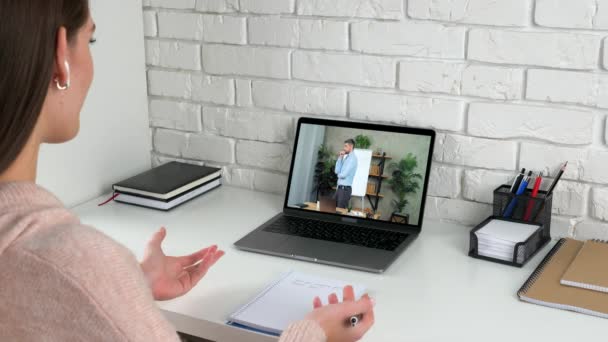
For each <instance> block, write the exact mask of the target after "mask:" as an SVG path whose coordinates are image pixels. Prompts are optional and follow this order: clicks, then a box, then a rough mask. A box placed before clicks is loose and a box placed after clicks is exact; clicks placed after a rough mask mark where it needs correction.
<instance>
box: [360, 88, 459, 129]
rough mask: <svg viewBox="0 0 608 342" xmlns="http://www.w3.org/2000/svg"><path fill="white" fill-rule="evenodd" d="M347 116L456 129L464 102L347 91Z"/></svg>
mask: <svg viewBox="0 0 608 342" xmlns="http://www.w3.org/2000/svg"><path fill="white" fill-rule="evenodd" d="M349 107H350V113H351V117H352V118H354V119H363V120H369V121H372V120H378V121H386V122H391V123H396V124H401V125H404V124H407V125H411V126H425V127H430V128H436V129H442V130H449V131H459V130H460V129H461V128H462V118H463V115H464V102H462V101H454V100H443V99H434V98H431V97H419V96H406V95H395V94H384V93H368V92H351V93H350V95H349Z"/></svg>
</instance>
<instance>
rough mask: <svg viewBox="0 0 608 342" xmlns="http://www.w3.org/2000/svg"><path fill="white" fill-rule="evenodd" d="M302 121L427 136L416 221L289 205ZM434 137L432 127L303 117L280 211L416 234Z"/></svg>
mask: <svg viewBox="0 0 608 342" xmlns="http://www.w3.org/2000/svg"><path fill="white" fill-rule="evenodd" d="M303 124H312V125H322V126H334V127H345V128H353V129H366V130H373V131H382V132H394V133H404V134H413V135H421V136H428V137H430V138H431V143H430V146H429V155H428V158H427V165H426V166H427V167H426V175H425V177H424V186H423V187H422V200H421V203H420V216H419V219H418V223H417V224H415V225H413V224H407V225H404V224H402V223H395V222H389V221H379V220H374V219H367V218H354V217H349V216H344V215H340V214H332V213H323V212H315V211H311V210H305V209H298V208H292V207H289V206H288V201H289V192H290V189H291V181H292V177H293V168H294V165H295V159H296V158H295V156H296V153H297V152H298V151H297V149H298V142H299V139H300V129H301V127H302V125H303ZM435 138H436V133H435V131H433V130H431V129H424V128H413V127H405V126H395V125H386V124H372V123H367V122H357V121H339V120H328V119H319V118H310V117H302V118H300V119H299V120H298V124H297V130H296V137H295V140H294V147H293V153H292V158H291V167H290V169H289V178H288V181H287V189H286V193H285V201H284V203H283V213H284V214H286V215H291V216H298V217H304V218H311V219H318V220H323V221H329V222H336V223H346V224H356V225H357V226H361V227H369V228H375V229H383V230H390V231H398V232H405V233H415V234H419V233H420V232H421V231H422V224H423V221H424V210H425V207H426V197H427V192H428V185H429V177H430V174H431V165H432V160H433V151H434V149H435Z"/></svg>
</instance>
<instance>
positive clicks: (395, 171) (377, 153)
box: [286, 119, 434, 226]
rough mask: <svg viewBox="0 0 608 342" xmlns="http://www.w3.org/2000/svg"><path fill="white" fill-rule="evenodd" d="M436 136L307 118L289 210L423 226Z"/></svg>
mask: <svg viewBox="0 0 608 342" xmlns="http://www.w3.org/2000/svg"><path fill="white" fill-rule="evenodd" d="M433 139H434V132H433V131H430V130H419V129H410V128H404V127H395V126H382V125H371V124H360V123H350V122H339V121H327V120H315V119H301V120H300V123H299V125H298V135H297V140H296V144H295V152H294V156H293V158H294V159H293V161H292V169H291V174H290V180H289V188H288V193H287V202H286V206H287V207H288V208H290V209H297V210H306V211H312V212H318V213H327V214H334V215H341V216H347V217H351V218H356V219H366V220H375V221H382V222H385V223H386V222H388V223H393V224H396V225H404V226H419V224H420V222H421V220H422V214H423V210H424V196H426V185H427V183H428V180H427V178H428V175H429V167H430V163H431V158H432V151H431V149H432V145H433Z"/></svg>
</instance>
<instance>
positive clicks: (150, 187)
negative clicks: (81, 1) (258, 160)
mask: <svg viewBox="0 0 608 342" xmlns="http://www.w3.org/2000/svg"><path fill="white" fill-rule="evenodd" d="M221 175H222V170H221V169H219V168H215V167H208V166H200V165H192V164H186V163H180V162H170V163H167V164H165V165H162V166H159V167H156V168H154V169H152V170H149V171H146V172H144V173H141V174H139V175H137V176H135V177H132V178H129V179H127V180H125V181H122V182H119V183H116V184H114V186H113V189H114V191H116V192H120V193H123V194H130V195H135V196H143V197H148V198H155V199H160V200H167V199H171V198H175V197H176V196H179V195H181V194H183V193H185V192H188V191H189V190H192V189H194V188H197V187H200V186H201V185H203V184H205V183H209V182H210V181H212V180H215V179H217V178H220V177H221Z"/></svg>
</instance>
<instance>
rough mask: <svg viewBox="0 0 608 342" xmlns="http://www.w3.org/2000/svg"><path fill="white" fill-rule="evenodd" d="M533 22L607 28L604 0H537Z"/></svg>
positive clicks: (546, 24) (551, 25) (580, 27)
mask: <svg viewBox="0 0 608 342" xmlns="http://www.w3.org/2000/svg"><path fill="white" fill-rule="evenodd" d="M535 22H536V24H538V25H540V26H547V27H561V28H579V29H604V30H605V29H607V28H608V1H606V0H577V1H570V0H537V1H536V14H535Z"/></svg>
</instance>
